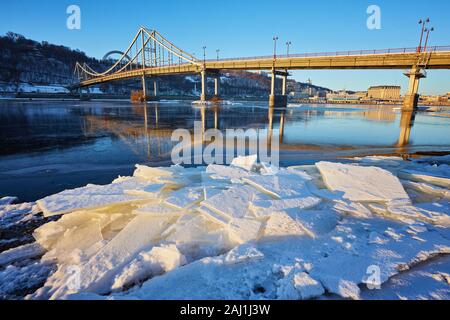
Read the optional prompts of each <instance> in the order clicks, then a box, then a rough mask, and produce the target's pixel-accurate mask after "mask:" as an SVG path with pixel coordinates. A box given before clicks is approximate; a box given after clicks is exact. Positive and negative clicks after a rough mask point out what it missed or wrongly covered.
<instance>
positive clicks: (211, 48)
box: [0, 0, 450, 94]
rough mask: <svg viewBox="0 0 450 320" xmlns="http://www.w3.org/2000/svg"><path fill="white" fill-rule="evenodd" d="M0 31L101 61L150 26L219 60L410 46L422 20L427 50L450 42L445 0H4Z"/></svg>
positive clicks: (438, 75)
mask: <svg viewBox="0 0 450 320" xmlns="http://www.w3.org/2000/svg"><path fill="white" fill-rule="evenodd" d="M71 4H76V5H79V6H80V8H81V12H82V28H81V30H68V29H67V28H66V19H67V17H68V15H67V14H66V8H67V7H68V6H69V5H71ZM372 4H375V5H378V6H379V7H380V8H381V23H382V29H381V30H369V29H368V28H367V27H366V20H367V18H368V14H367V13H366V10H367V7H368V6H369V5H372ZM0 6H1V7H0V8H1V10H0V34H4V33H6V32H8V31H13V32H17V33H20V34H23V35H24V36H26V37H29V38H32V39H35V40H39V41H42V40H46V41H49V42H51V43H55V44H63V45H67V46H69V47H72V48H77V49H80V50H82V51H84V52H86V53H87V54H88V55H90V56H95V57H102V56H103V55H104V54H105V53H106V52H107V51H110V50H112V49H124V48H125V47H126V46H128V44H129V42H130V40H131V38H132V36H133V35H134V34H135V32H136V30H137V29H138V28H139V26H141V25H144V26H146V27H148V28H155V29H157V30H158V31H160V32H161V33H162V34H163V35H165V36H166V37H167V38H168V39H170V40H171V41H172V42H174V43H175V44H176V45H178V46H179V47H181V48H182V49H184V50H186V51H189V52H192V53H196V54H197V55H198V56H200V55H201V54H202V47H203V46H204V45H205V46H207V52H208V56H209V57H210V58H213V57H215V50H216V49H220V50H221V57H236V56H256V55H269V54H271V53H272V50H273V49H272V48H273V41H272V37H273V36H274V35H278V36H279V38H280V42H279V48H280V49H279V52H280V53H285V51H286V47H285V45H284V44H285V43H286V41H288V40H289V41H291V42H292V46H291V53H303V52H323V51H338V50H360V49H383V48H401V47H414V46H417V45H418V42H419V35H420V28H419V25H418V24H417V21H418V19H419V18H421V17H428V16H429V17H430V18H431V20H432V25H433V26H434V27H435V28H436V31H435V32H434V34H432V37H431V41H430V44H431V45H450V19H448V12H450V2H449V1H447V0H427V1H419V0H409V1H405V0H372V1H365V0H346V1H334V0H313V1H311V0H310V1H303V0H277V1H269V0H246V1H244V0H222V1H218V0H188V1H180V0H172V1H170V0H166V1H154V0H128V1H106V0H95V1H92V0H91V1H88V0H79V1H76V0H57V1H56V0H39V1H36V0H20V1H19V0H15V1H13V0H10V1H8V2H6V1H2V4H1V5H0ZM293 77H294V78H295V79H297V80H299V81H306V80H307V79H308V78H311V79H312V81H313V83H314V84H317V85H323V86H327V87H330V88H332V89H336V90H337V89H349V90H366V89H367V87H369V86H370V85H379V84H398V85H401V86H402V88H403V91H404V90H406V86H407V79H406V77H405V76H403V75H402V72H400V71H398V70H397V71H330V70H327V71H296V72H294V74H293ZM449 80H450V71H448V70H445V71H430V72H429V77H428V78H427V79H425V80H423V81H422V83H421V91H422V93H430V94H440V93H444V92H448V91H450V81H449Z"/></svg>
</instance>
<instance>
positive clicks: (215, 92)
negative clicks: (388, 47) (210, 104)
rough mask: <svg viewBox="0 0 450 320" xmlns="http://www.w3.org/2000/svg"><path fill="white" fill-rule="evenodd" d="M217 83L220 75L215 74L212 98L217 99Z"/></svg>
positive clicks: (218, 83)
mask: <svg viewBox="0 0 450 320" xmlns="http://www.w3.org/2000/svg"><path fill="white" fill-rule="evenodd" d="M219 85H220V76H219V75H216V76H215V77H214V98H216V99H219V98H220V96H219Z"/></svg>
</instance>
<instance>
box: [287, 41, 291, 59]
mask: <svg viewBox="0 0 450 320" xmlns="http://www.w3.org/2000/svg"><path fill="white" fill-rule="evenodd" d="M291 44H292V42H290V41H288V42H286V47H287V56H288V57H289V49H290V47H291Z"/></svg>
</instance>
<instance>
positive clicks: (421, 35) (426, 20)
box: [417, 18, 430, 53]
mask: <svg viewBox="0 0 450 320" xmlns="http://www.w3.org/2000/svg"><path fill="white" fill-rule="evenodd" d="M429 22H430V18H426V19H423V20H422V19H420V20H419V24H421V25H422V32H421V34H420V42H419V47H418V48H417V52H418V53H421V52H422V41H423V35H424V34H425V30H426V26H427V23H429Z"/></svg>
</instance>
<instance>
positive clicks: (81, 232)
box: [42, 219, 103, 264]
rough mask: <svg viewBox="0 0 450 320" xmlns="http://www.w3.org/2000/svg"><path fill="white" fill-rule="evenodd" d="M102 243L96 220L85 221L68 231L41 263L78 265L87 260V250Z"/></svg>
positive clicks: (98, 224) (98, 222) (98, 223)
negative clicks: (55, 261) (54, 261)
mask: <svg viewBox="0 0 450 320" xmlns="http://www.w3.org/2000/svg"><path fill="white" fill-rule="evenodd" d="M102 241H103V237H102V232H101V228H100V221H99V220H98V219H92V220H87V221H86V222H85V223H83V224H81V225H79V226H76V227H73V228H71V229H68V230H66V231H65V232H64V235H63V237H62V238H60V239H58V242H57V243H56V244H55V246H54V247H52V249H51V250H50V251H48V252H47V253H46V254H45V255H44V257H43V258H42V260H43V261H52V260H57V262H58V263H68V264H70V263H79V262H80V261H81V260H85V259H87V258H89V256H88V255H86V253H87V252H88V251H89V248H91V247H92V246H94V245H95V244H98V243H101V242H102Z"/></svg>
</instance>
